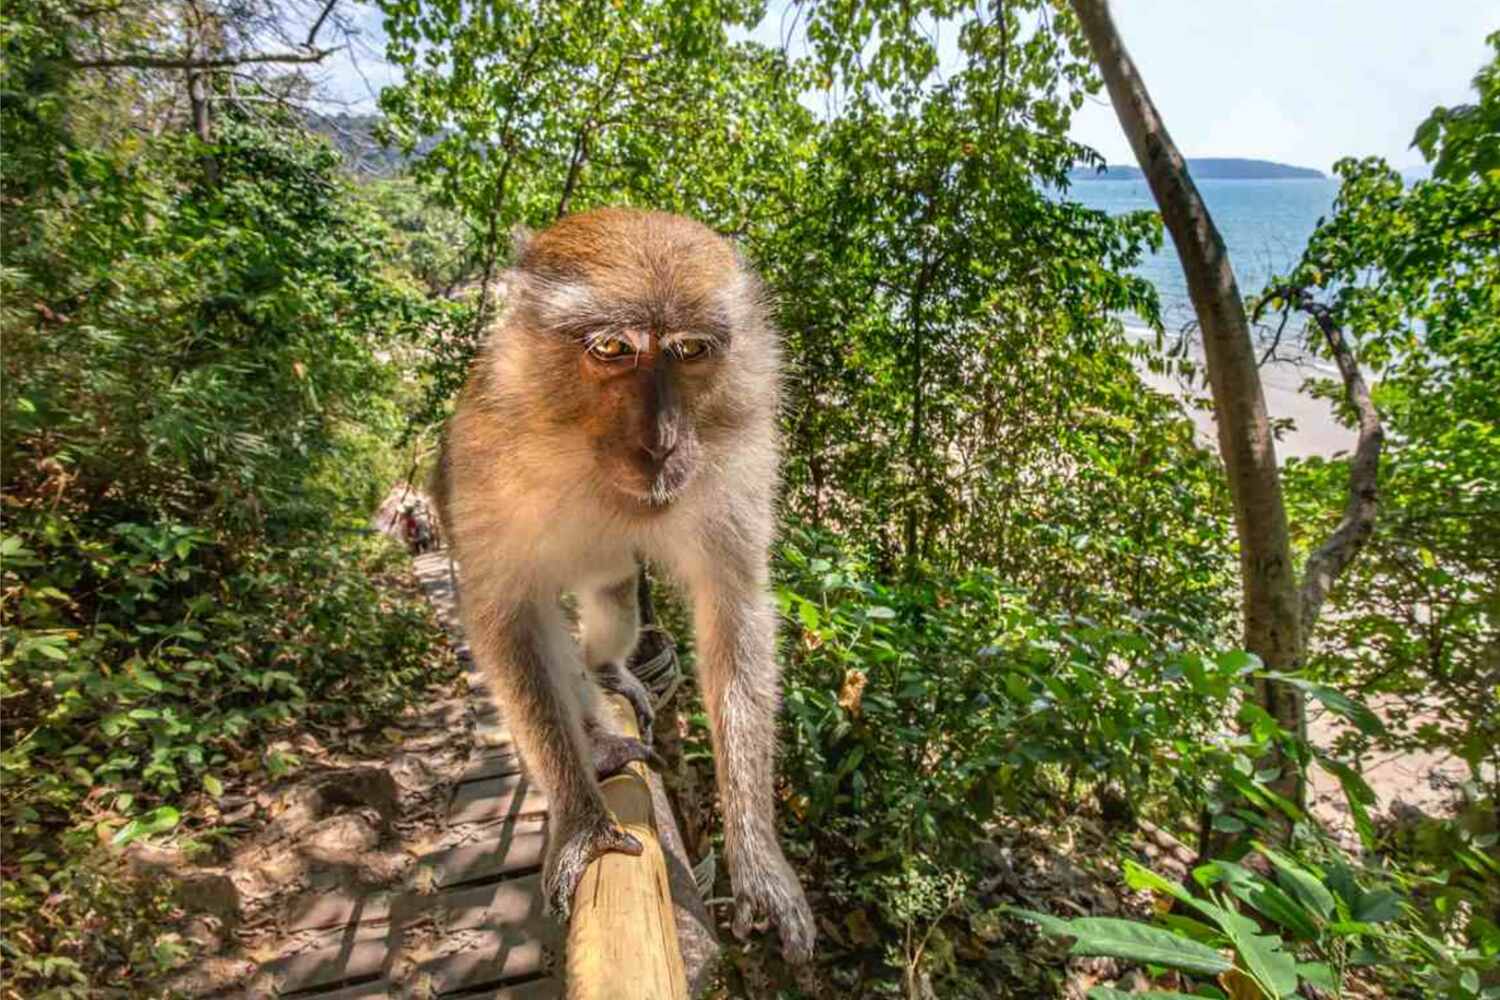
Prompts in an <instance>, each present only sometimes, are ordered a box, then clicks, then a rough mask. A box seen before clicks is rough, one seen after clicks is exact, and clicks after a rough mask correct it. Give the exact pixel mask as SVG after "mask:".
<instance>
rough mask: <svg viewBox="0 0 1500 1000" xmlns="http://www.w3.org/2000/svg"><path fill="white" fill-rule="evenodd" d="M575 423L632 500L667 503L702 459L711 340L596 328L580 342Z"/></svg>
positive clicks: (715, 362)
mask: <svg viewBox="0 0 1500 1000" xmlns="http://www.w3.org/2000/svg"><path fill="white" fill-rule="evenodd" d="M578 346H579V350H578V359H577V365H578V368H577V371H578V379H579V384H580V387H581V388H582V389H583V390H584V394H585V395H586V396H587V397H590V403H589V405H588V406H587V408H586V411H585V416H584V418H583V420H582V421H581V422H580V425H581V429H582V430H583V432H584V434H585V435H586V436H587V438H588V442H589V447H590V449H591V451H592V452H593V455H594V458H595V461H596V462H597V463H598V464H599V466H600V470H601V471H602V472H603V473H604V476H605V478H606V479H607V480H608V481H609V482H610V483H611V484H612V485H613V486H614V487H615V489H617V490H619V491H620V492H621V493H622V494H624V495H625V496H626V497H628V498H629V499H631V500H633V501H635V502H638V503H641V504H644V505H646V506H648V507H665V506H666V505H668V504H670V503H671V502H672V501H673V500H674V499H675V498H676V497H677V495H678V494H679V493H681V492H682V490H683V489H684V488H685V487H686V486H687V485H688V484H689V483H690V482H691V481H692V478H693V475H694V473H695V472H697V470H698V465H699V462H700V459H701V456H702V451H703V448H702V441H701V439H700V437H699V433H698V430H699V428H698V423H699V421H698V419H697V418H698V416H699V414H698V413H697V412H696V411H697V409H698V407H697V405H696V404H698V403H700V402H701V401H702V399H703V396H704V394H705V390H707V389H709V388H710V386H711V384H712V382H713V381H714V378H715V375H716V374H717V371H716V369H717V368H718V366H719V361H720V359H719V358H717V357H716V356H715V349H716V346H717V344H716V341H715V339H714V338H713V337H711V336H708V335H705V334H703V333H700V332H695V331H692V330H677V331H669V332H666V333H660V334H659V333H657V332H655V331H649V330H632V329H621V330H616V331H609V332H603V331H599V332H594V333H592V334H589V335H588V336H586V337H585V338H584V340H583V341H582V343H581V344H579V345H578Z"/></svg>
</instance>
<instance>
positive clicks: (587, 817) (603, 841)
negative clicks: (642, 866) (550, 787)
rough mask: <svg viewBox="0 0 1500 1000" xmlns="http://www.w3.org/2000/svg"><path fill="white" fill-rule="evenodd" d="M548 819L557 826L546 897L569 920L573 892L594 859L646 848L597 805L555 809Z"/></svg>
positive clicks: (546, 866)
mask: <svg viewBox="0 0 1500 1000" xmlns="http://www.w3.org/2000/svg"><path fill="white" fill-rule="evenodd" d="M547 821H548V823H549V824H556V826H555V829H554V830H553V831H552V834H551V836H549V837H548V838H547V856H546V858H545V860H543V862H542V899H543V901H544V904H545V907H546V911H547V912H548V913H550V914H552V915H553V916H554V917H556V918H557V919H558V920H560V921H562V922H563V923H567V922H568V914H569V913H570V912H572V909H573V894H574V893H575V892H577V891H578V882H579V880H580V879H582V878H583V870H584V869H585V868H587V867H588V866H589V863H590V862H591V861H593V860H594V859H595V858H597V857H599V856H600V855H602V854H604V853H606V852H608V851H619V852H620V853H621V854H630V855H639V854H640V853H641V851H643V850H644V848H643V847H642V846H641V842H640V841H639V840H637V839H635V837H633V836H631V835H630V834H628V833H626V832H625V831H624V830H622V829H620V827H619V826H618V825H616V823H615V820H614V817H612V816H610V814H609V813H608V812H607V811H603V810H598V809H597V807H590V808H589V809H588V810H586V811H585V812H584V813H583V814H580V815H578V816H574V817H568V816H562V815H559V814H558V813H556V812H554V813H553V814H552V815H551V816H549V817H548V820H547Z"/></svg>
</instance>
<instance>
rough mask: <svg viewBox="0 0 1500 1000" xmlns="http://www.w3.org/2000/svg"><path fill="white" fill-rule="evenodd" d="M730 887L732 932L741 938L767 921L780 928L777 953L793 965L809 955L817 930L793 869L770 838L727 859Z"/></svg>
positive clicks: (808, 958)
mask: <svg viewBox="0 0 1500 1000" xmlns="http://www.w3.org/2000/svg"><path fill="white" fill-rule="evenodd" d="M729 881H730V884H731V885H732V886H733V887H734V936H735V937H737V938H739V939H740V940H741V941H743V940H745V939H746V938H748V937H749V936H750V932H751V931H752V930H758V931H763V930H765V929H766V928H767V927H768V926H769V924H770V922H771V921H773V920H774V921H775V922H776V927H777V929H778V930H779V931H780V932H781V954H782V955H783V957H785V958H786V960H787V961H788V962H791V963H792V964H793V965H803V964H805V963H807V962H808V961H810V960H811V959H812V953H813V942H814V941H815V940H816V938H817V930H816V928H815V927H814V925H813V917H812V908H811V907H809V906H808V905H807V897H806V896H805V895H803V893H802V884H801V883H800V882H798V881H797V874H796V872H794V871H792V866H791V865H790V864H788V863H787V860H786V856H785V855H784V854H782V853H781V847H780V846H779V845H777V844H776V843H775V842H774V841H773V842H771V843H770V844H767V845H763V846H761V848H760V849H759V850H753V851H746V852H743V853H742V855H741V856H740V857H738V858H731V859H729Z"/></svg>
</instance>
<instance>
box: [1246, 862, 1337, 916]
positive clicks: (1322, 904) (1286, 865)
mask: <svg viewBox="0 0 1500 1000" xmlns="http://www.w3.org/2000/svg"><path fill="white" fill-rule="evenodd" d="M1255 846H1256V849H1257V850H1259V851H1260V853H1261V854H1263V855H1264V856H1265V857H1266V860H1268V861H1270V862H1271V864H1272V865H1274V866H1275V868H1276V877H1277V878H1278V879H1279V880H1280V881H1281V884H1282V886H1283V887H1285V888H1286V889H1287V890H1288V891H1290V892H1291V894H1292V895H1294V896H1296V897H1297V898H1298V899H1299V900H1301V901H1302V904H1303V905H1304V906H1306V907H1308V909H1310V910H1312V912H1313V913H1315V914H1317V915H1318V916H1319V917H1320V918H1321V919H1323V920H1329V919H1331V918H1332V917H1333V912H1334V903H1333V893H1331V892H1329V891H1328V889H1327V887H1326V886H1324V885H1323V883H1322V882H1321V881H1319V879H1318V877H1317V876H1316V875H1314V874H1313V873H1312V872H1310V871H1308V870H1307V869H1306V868H1304V867H1302V866H1301V865H1300V864H1298V863H1297V862H1296V861H1294V860H1293V859H1291V858H1289V857H1287V856H1286V855H1284V854H1282V853H1280V852H1279V851H1276V850H1273V849H1272V848H1270V847H1267V846H1266V845H1264V844H1256V845H1255Z"/></svg>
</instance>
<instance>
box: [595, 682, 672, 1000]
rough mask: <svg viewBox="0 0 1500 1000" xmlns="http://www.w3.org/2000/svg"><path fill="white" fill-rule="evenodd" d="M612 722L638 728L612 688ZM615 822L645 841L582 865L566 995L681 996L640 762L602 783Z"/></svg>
mask: <svg viewBox="0 0 1500 1000" xmlns="http://www.w3.org/2000/svg"><path fill="white" fill-rule="evenodd" d="M609 701H610V703H611V705H612V706H613V707H614V710H615V717H616V728H617V731H618V732H621V733H624V734H625V735H627V736H638V735H639V733H638V731H637V729H636V726H635V713H634V712H633V711H632V710H631V708H630V705H629V703H628V702H626V700H625V699H624V698H621V697H619V696H618V695H610V696H609ZM601 788H602V790H603V792H604V801H605V803H606V804H607V805H608V806H609V808H610V810H611V811H612V812H613V813H614V815H615V819H616V820H618V821H619V823H620V825H621V826H622V827H623V828H624V829H625V830H627V831H629V832H630V833H632V834H634V835H635V836H636V838H638V839H639V840H640V842H641V844H642V845H643V846H644V847H645V851H644V852H642V854H641V856H640V857H638V858H633V857H630V856H629V855H625V854H619V853H614V852H611V853H608V854H605V855H604V856H602V857H600V858H598V859H596V860H595V861H594V862H593V863H592V864H590V865H589V866H588V868H587V869H586V870H585V871H584V873H583V881H582V882H580V883H579V885H578V893H577V895H575V896H574V897H573V914H572V919H571V921H570V922H569V924H568V946H567V975H566V977H565V982H566V985H567V991H568V992H567V995H568V998H569V1000H686V998H687V995H688V992H687V975H686V973H685V971H684V969H683V964H682V953H681V951H680V949H679V948H678V944H677V924H676V921H675V919H674V917H673V913H672V888H671V885H670V884H669V883H668V880H667V869H666V864H665V863H664V862H663V860H662V853H661V845H660V843H659V841H658V840H657V836H656V825H655V823H654V821H653V819H652V812H651V789H650V787H649V786H648V785H647V783H646V769H645V765H643V764H632V765H630V768H629V770H628V771H627V772H626V773H625V774H620V775H616V776H615V777H613V778H610V779H609V780H608V781H605V782H604V783H603V785H602V786H601Z"/></svg>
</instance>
